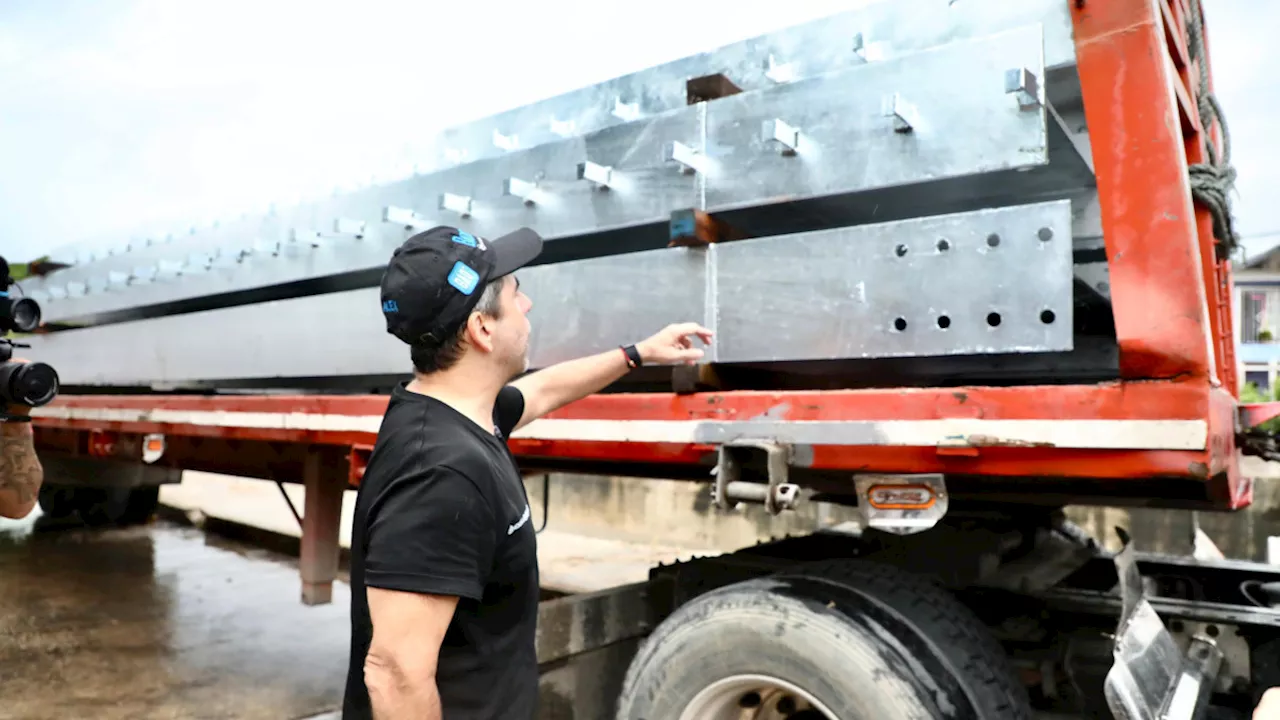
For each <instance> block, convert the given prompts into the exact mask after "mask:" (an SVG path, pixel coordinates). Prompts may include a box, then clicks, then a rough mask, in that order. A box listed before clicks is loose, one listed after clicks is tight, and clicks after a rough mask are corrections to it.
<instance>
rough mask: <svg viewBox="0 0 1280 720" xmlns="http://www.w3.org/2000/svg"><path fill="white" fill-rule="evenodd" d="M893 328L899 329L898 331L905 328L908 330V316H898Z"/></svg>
mask: <svg viewBox="0 0 1280 720" xmlns="http://www.w3.org/2000/svg"><path fill="white" fill-rule="evenodd" d="M893 329H894V330H897V331H898V332H902V331H903V330H906V329H907V320H906V318H898V319H897V320H894V321H893Z"/></svg>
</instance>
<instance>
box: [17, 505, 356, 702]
mask: <svg viewBox="0 0 1280 720" xmlns="http://www.w3.org/2000/svg"><path fill="white" fill-rule="evenodd" d="M38 512H39V511H38V510H37V513H38ZM43 520H45V519H44V518H39V519H36V520H35V521H34V522H32V520H31V519H28V520H27V521H24V522H21V523H11V522H6V523H5V524H4V525H0V718H3V719H4V720H10V719H13V720H46V719H48V720H53V719H54V718H57V719H58V720H62V719H63V718H103V719H110V718H131V719H132V718H245V719H255V718H264V719H265V718H271V719H272V720H280V719H282V718H303V717H309V716H312V715H316V714H320V713H322V712H324V711H328V710H332V709H334V708H336V707H337V706H338V705H339V704H340V702H341V698H342V685H343V679H344V676H345V673H346V647H347V640H348V628H349V624H348V620H347V609H348V603H349V598H350V595H349V591H348V587H347V585H346V584H345V583H342V582H338V583H335V585H334V593H333V599H334V602H333V604H331V605H323V606H316V607H307V606H304V605H302V604H301V602H300V601H299V578H298V570H297V564H296V561H294V560H292V559H291V558H288V557H286V556H281V555H278V554H275V553H271V552H268V551H265V550H260V549H256V548H253V547H250V546H247V545H242V544H238V543H235V542H231V541H228V540H225V539H219V538H217V537H215V536H208V535H206V534H204V533H202V532H200V531H199V530H196V529H192V528H187V527H182V526H178V525H175V524H170V523H167V522H163V521H160V522H157V523H155V524H153V525H149V526H144V527H137V528H129V529H117V530H89V529H81V528H70V529H68V528H65V527H64V528H54V527H50V526H49V525H47V524H46V523H44V522H41V521H43ZM0 522H2V521H0Z"/></svg>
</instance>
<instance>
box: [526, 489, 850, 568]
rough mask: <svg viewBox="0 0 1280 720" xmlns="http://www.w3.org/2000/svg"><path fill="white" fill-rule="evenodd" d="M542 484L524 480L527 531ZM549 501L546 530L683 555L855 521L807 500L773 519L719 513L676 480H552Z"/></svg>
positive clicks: (758, 513) (537, 516) (749, 509)
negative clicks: (667, 548) (658, 546)
mask: <svg viewBox="0 0 1280 720" xmlns="http://www.w3.org/2000/svg"><path fill="white" fill-rule="evenodd" d="M542 478H543V476H541V475H538V476H533V477H529V478H526V479H525V486H526V487H527V488H528V491H529V503H530V505H531V506H532V511H533V523H534V527H540V526H541V524H542V510H543V501H542V500H543V496H542V492H543V480H542ZM550 497H551V512H550V514H549V516H548V518H547V527H548V528H551V529H554V530H558V531H560V532H566V533H573V534H576V535H588V536H592V537H607V538H611V539H618V540H627V541H631V542H640V543H649V542H661V543H663V544H665V545H674V546H678V547H683V548H689V549H704V550H733V549H737V548H740V547H745V546H747V545H754V544H755V543H756V542H758V541H760V540H766V539H768V538H770V537H780V536H783V535H786V534H789V533H790V534H801V533H808V532H812V531H813V530H814V529H815V528H817V527H820V526H827V525H832V524H835V523H839V522H844V521H847V520H853V519H856V518H857V511H856V510H855V509H853V508H846V507H842V506H839V505H830V504H827V503H813V502H807V501H801V502H800V503H799V504H798V505H797V508H796V510H794V511H787V512H784V513H781V514H780V515H778V516H776V517H775V516H771V515H769V514H768V513H766V512H765V511H764V507H763V506H761V505H747V506H745V507H744V508H743V509H742V510H737V511H723V512H722V511H719V510H717V509H716V508H714V507H713V506H712V505H711V485H710V484H709V483H693V482H686V481H680V480H647V479H640V478H625V477H602V476H593V475H560V474H553V475H551V485H550Z"/></svg>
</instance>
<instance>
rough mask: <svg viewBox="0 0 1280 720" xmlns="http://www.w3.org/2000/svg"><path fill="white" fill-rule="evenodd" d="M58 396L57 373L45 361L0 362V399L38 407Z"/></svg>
mask: <svg viewBox="0 0 1280 720" xmlns="http://www.w3.org/2000/svg"><path fill="white" fill-rule="evenodd" d="M57 396H58V373H57V371H55V370H54V369H53V367H52V366H50V365H47V364H45V363H15V362H7V363H2V364H0V399H3V400H4V401H6V402H10V403H17V404H19V405H28V406H30V407H40V406H41V405H47V404H48V403H49V402H50V401H52V400H53V399H54V398H55V397H57Z"/></svg>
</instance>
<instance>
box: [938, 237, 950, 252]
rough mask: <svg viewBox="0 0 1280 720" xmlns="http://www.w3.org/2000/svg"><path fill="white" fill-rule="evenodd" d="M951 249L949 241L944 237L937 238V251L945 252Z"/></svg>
mask: <svg viewBox="0 0 1280 720" xmlns="http://www.w3.org/2000/svg"><path fill="white" fill-rule="evenodd" d="M950 249H951V241H950V240H947V239H946V238H940V239H939V240H938V252H946V251H948V250H950Z"/></svg>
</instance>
